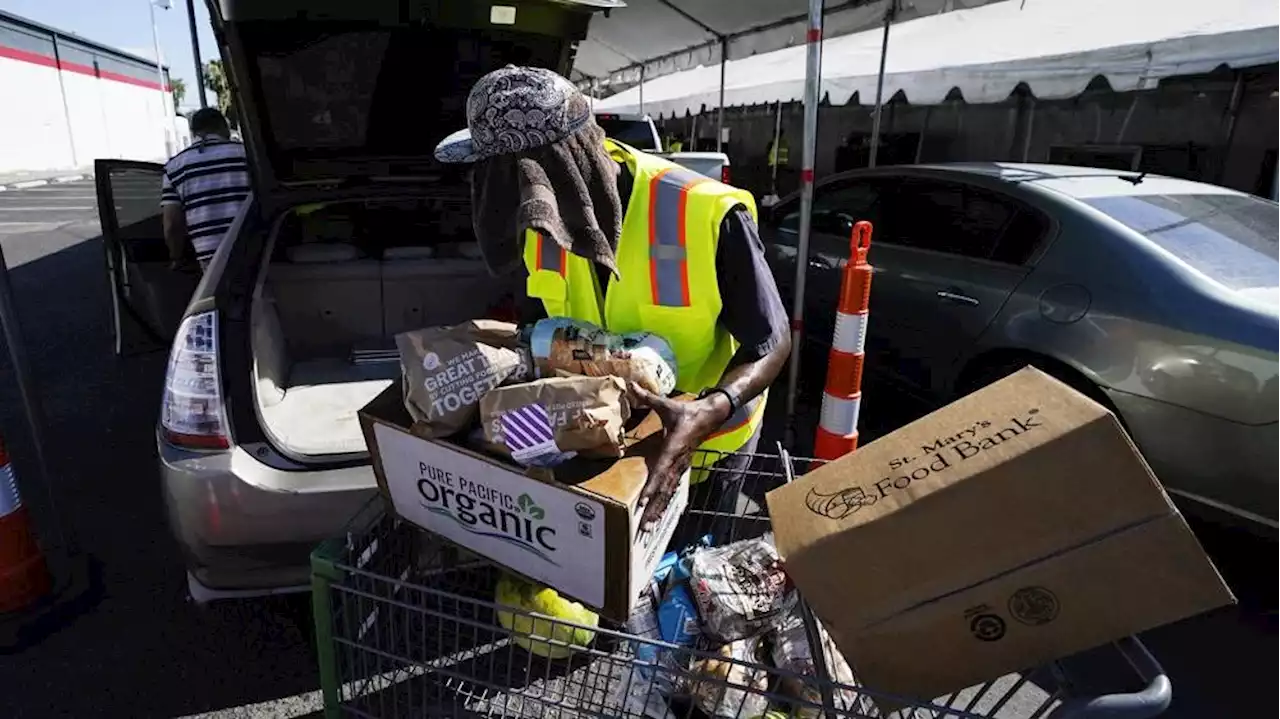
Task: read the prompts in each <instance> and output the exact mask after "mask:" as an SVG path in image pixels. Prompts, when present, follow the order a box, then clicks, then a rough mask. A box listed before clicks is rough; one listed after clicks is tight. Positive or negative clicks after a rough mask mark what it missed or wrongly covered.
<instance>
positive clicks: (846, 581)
mask: <svg viewBox="0 0 1280 719" xmlns="http://www.w3.org/2000/svg"><path fill="white" fill-rule="evenodd" d="M768 504H769V513H770V516H771V517H772V518H773V527H774V532H775V536H776V539H777V546H778V550H779V552H780V553H781V554H782V556H783V557H784V558H785V560H786V563H787V572H788V574H790V576H791V578H792V579H793V580H794V581H795V583H796V586H797V587H799V589H800V591H801V592H802V593H803V595H804V596H805V598H806V599H808V601H809V602H810V604H811V605H812V607H813V609H814V611H815V612H816V613H817V614H818V616H819V617H821V619H822V620H823V622H825V623H826V625H827V627H828V629H829V630H830V632H831V634H832V636H833V638H834V639H835V641H836V643H837V645H838V646H839V647H840V649H841V651H842V652H843V653H844V655H845V656H846V657H847V658H848V659H849V661H850V663H851V664H853V665H854V668H855V670H856V671H857V672H858V673H859V675H860V677H861V679H862V680H863V681H864V682H865V683H866V685H867V686H868V687H870V688H872V689H877V690H882V691H886V692H892V693H896V694H900V695H903V696H908V697H915V698H921V699H933V698H936V697H939V696H942V695H944V694H946V693H949V692H952V691H956V690H959V689H962V688H964V687H968V686H972V685H974V684H977V683H980V682H982V681H986V680H989V679H995V678H997V677H1000V676H1002V675H1004V674H1007V673H1009V672H1013V671H1018V670H1020V669H1025V668H1027V667H1032V666H1037V665H1040V664H1044V663H1046V662H1048V661H1050V660H1053V659H1056V658H1060V657H1063V656H1067V655H1070V654H1073V653H1075V652H1078V651H1082V650H1085V649H1088V648H1091V647H1095V646H1098V645H1101V644H1105V643H1106V642H1108V641H1110V640H1113V639H1116V638H1119V637H1123V636H1126V635H1129V634H1134V633H1137V632H1141V631H1143V630H1146V629H1150V628H1152V627H1156V626H1159V625H1162V624H1166V623H1169V622H1173V621H1176V620H1178V619H1182V618H1184V617H1187V616H1190V615H1193V614H1196V613H1199V612H1203V611H1205V610H1208V609H1213V608H1215V607H1219V606H1222V605H1224V604H1229V603H1231V602H1233V601H1234V598H1233V597H1232V595H1231V592H1230V591H1229V590H1228V589H1227V587H1226V586H1225V585H1224V584H1223V583H1222V579H1221V578H1220V577H1219V576H1218V573H1217V570H1215V569H1214V567H1213V565H1212V564H1211V563H1210V562H1209V559H1208V558H1207V557H1206V556H1205V555H1204V552H1203V550H1201V548H1200V545H1199V544H1198V543H1197V541H1196V539H1195V537H1194V536H1193V535H1192V534H1191V532H1190V530H1188V529H1187V526H1186V523H1185V522H1184V521H1183V519H1182V517H1181V516H1180V515H1179V514H1178V512H1177V510H1175V509H1174V507H1173V505H1172V504H1171V503H1170V502H1169V498H1168V497H1167V496H1166V495H1165V493H1164V490H1163V488H1162V487H1161V486H1160V484H1159V483H1158V482H1157V481H1156V479H1155V477H1154V476H1153V475H1152V474H1151V470H1150V469H1149V468H1148V467H1147V464H1146V462H1145V461H1143V459H1142V457H1141V455H1139V454H1138V452H1137V450H1136V449H1135V448H1134V446H1133V445H1132V444H1131V443H1130V441H1129V439H1128V436H1127V435H1126V434H1125V433H1124V431H1123V430H1122V429H1121V427H1120V425H1119V423H1118V422H1117V421H1116V419H1115V417H1113V416H1112V415H1111V414H1110V413H1109V412H1108V411H1107V410H1105V409H1103V408H1102V407H1101V406H1099V405H1098V404H1097V403H1095V402H1093V401H1091V400H1089V399H1088V398H1086V397H1084V396H1083V395H1081V394H1080V393H1078V392H1076V391H1074V390H1072V389H1070V388H1069V387H1067V386H1066V385H1064V384H1062V383H1061V382H1058V381H1057V380H1055V379H1053V378H1051V377H1049V376H1048V375H1045V374H1043V373H1041V372H1039V371H1037V370H1034V369H1031V368H1028V369H1024V370H1022V371H1021V372H1018V373H1016V374H1014V375H1012V376H1010V377H1008V378H1006V379H1004V380H1001V381H1000V382H997V383H995V384H993V385H991V386H989V387H987V388H985V389H983V390H981V391H979V392H976V393H974V394H972V395H969V396H968V397H965V398H963V399H960V400H958V401H957V402H955V403H953V404H951V405H949V406H947V407H944V408H942V409H940V410H938V411H937V412H934V413H933V414H930V415H928V416H927V417H924V418H922V419H920V420H918V421H916V422H913V423H912V424H910V425H908V426H906V427H904V428H902V429H900V430H898V431H897V432H894V433H893V434H890V435H888V436H886V437H884V438H882V439H879V440H877V441H875V442H873V443H871V444H869V445H867V446H865V447H861V448H859V449H858V450H857V451H856V452H855V453H853V454H851V455H849V456H847V457H843V458H841V459H839V460H837V461H835V462H831V463H829V464H827V465H826V466H823V467H821V468H819V469H816V470H814V471H813V472H811V473H809V474H807V475H805V476H804V477H801V478H799V479H798V480H797V481H795V482H793V483H792V484H790V485H787V486H785V487H782V488H779V489H775V490H773V491H772V492H770V493H769V495H768Z"/></svg>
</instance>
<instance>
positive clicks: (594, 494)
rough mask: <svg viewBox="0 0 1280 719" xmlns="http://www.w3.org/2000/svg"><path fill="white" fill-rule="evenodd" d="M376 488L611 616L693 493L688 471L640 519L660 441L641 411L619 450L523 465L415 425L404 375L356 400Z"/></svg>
mask: <svg viewBox="0 0 1280 719" xmlns="http://www.w3.org/2000/svg"><path fill="white" fill-rule="evenodd" d="M360 424H361V427H362V428H363V430H364V435H365V440H366V442H367V443H368V445H369V451H370V453H371V454H372V455H373V467H374V473H375V474H376V475H377V478H378V484H379V486H380V488H381V489H382V493H383V496H384V497H386V498H387V500H388V502H389V504H390V505H391V508H392V510H393V511H394V512H395V514H397V515H398V516H399V517H401V518H402V519H405V520H407V521H409V522H412V523H413V524H415V525H417V526H419V527H422V528H423V529H426V530H429V531H431V532H434V533H436V534H439V535H441V536H442V537H444V538H446V539H448V540H450V541H452V542H454V543H456V544H459V545H461V546H464V547H466V548H467V549H469V550H471V551H473V552H475V553H477V554H480V555H483V556H485V557H487V558H488V559H490V560H492V561H494V562H495V563H497V564H500V565H502V566H504V567H506V568H508V569H510V570H512V571H514V572H516V573H518V574H522V575H524V576H526V577H529V578H530V579H534V580H536V581H539V582H542V583H543V584H546V585H547V586H550V587H552V588H554V589H555V590H557V591H558V592H560V593H561V594H563V595H566V596H569V597H572V598H574V599H577V600H578V601H580V602H582V603H583V604H585V605H587V606H590V607H592V608H594V609H597V610H599V611H600V612H601V613H602V614H604V615H605V616H608V617H611V618H613V619H616V620H624V619H626V617H627V615H628V613H629V612H630V609H631V605H632V603H633V600H634V599H635V597H636V596H638V595H639V593H640V591H641V589H642V588H643V587H644V586H645V585H646V583H647V582H648V580H649V577H650V576H651V575H652V574H653V570H654V568H655V567H656V565H657V563H658V560H659V559H660V558H661V557H662V553H663V552H664V551H665V549H666V546H667V542H668V541H669V540H670V539H671V536H672V535H673V534H674V533H675V529H676V524H677V523H678V521H679V519H680V516H681V515H682V514H683V513H684V510H685V507H686V506H687V504H688V500H689V483H688V477H687V476H686V477H685V479H684V481H683V482H682V483H681V484H680V487H679V489H678V490H677V492H676V494H675V496H674V497H673V498H672V500H671V502H670V504H669V505H668V506H667V509H666V511H665V512H664V513H663V515H662V517H660V518H659V520H658V522H657V523H656V525H655V526H654V527H653V528H652V529H650V530H646V531H641V530H640V526H639V525H640V523H639V520H640V510H641V507H640V505H639V500H640V492H641V490H642V489H643V488H644V485H645V481H646V479H647V478H648V474H649V461H650V458H652V457H653V456H654V455H655V454H656V452H657V450H658V448H659V447H660V446H661V437H660V434H659V430H660V429H661V426H662V425H661V422H659V420H658V418H657V416H656V415H652V414H650V415H648V416H646V417H645V419H644V420H643V421H641V422H640V423H639V424H638V425H637V426H636V427H635V428H634V429H632V430H631V431H630V432H628V434H627V438H626V442H625V446H626V449H625V453H624V456H623V457H622V458H621V459H616V460H591V459H583V458H575V459H573V460H570V461H569V462H567V463H565V464H562V465H560V466H558V467H556V468H554V470H546V469H542V470H536V469H529V470H526V469H524V468H522V467H520V466H518V465H515V464H511V463H508V462H505V461H503V460H501V459H497V458H494V457H491V456H488V455H485V454H481V453H479V452H475V451H473V450H471V449H469V448H467V447H463V446H460V445H459V444H457V443H455V442H453V441H451V440H450V439H448V438H445V439H427V438H424V437H420V436H418V435H416V434H414V433H413V430H412V426H413V421H412V419H411V418H410V417H409V414H408V412H407V411H405V408H404V401H403V395H402V394H401V387H400V383H395V384H393V385H392V386H391V387H389V388H387V390H386V391H384V392H383V393H382V394H380V395H378V396H377V397H375V398H374V399H373V401H371V402H370V403H369V404H368V405H366V406H365V407H364V408H363V409H361V410H360Z"/></svg>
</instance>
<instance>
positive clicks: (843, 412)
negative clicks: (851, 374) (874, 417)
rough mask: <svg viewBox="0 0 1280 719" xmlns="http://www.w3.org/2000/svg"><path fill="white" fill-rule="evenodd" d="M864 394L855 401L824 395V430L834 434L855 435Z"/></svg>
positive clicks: (859, 395) (856, 397)
mask: <svg viewBox="0 0 1280 719" xmlns="http://www.w3.org/2000/svg"><path fill="white" fill-rule="evenodd" d="M861 404H862V394H861V393H859V394H858V395H857V396H855V397H854V398H853V399H843V398H840V397H832V396H831V395H829V394H824V395H822V419H821V420H820V421H821V422H822V428H823V429H825V430H827V431H828V432H831V433H832V434H853V430H854V429H856V428H857V426H858V407H859V405H861Z"/></svg>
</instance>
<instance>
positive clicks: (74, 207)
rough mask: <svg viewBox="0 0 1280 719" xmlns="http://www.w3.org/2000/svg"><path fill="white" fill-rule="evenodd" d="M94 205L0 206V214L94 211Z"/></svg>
mask: <svg viewBox="0 0 1280 719" xmlns="http://www.w3.org/2000/svg"><path fill="white" fill-rule="evenodd" d="M92 209H94V205H9V206H5V205H0V212H37V211H39V212H43V211H48V210H55V211H56V210H92Z"/></svg>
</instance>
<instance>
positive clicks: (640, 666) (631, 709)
mask: <svg viewBox="0 0 1280 719" xmlns="http://www.w3.org/2000/svg"><path fill="white" fill-rule="evenodd" d="M627 633H628V634H631V635H633V636H635V637H637V639H638V640H637V641H634V642H633V645H634V648H635V658H636V663H635V664H628V663H626V662H613V663H612V665H613V672H612V677H611V680H612V681H610V682H609V704H610V705H611V706H621V709H622V713H623V714H625V715H626V716H636V717H645V718H646V719H675V715H674V714H672V713H671V709H670V708H669V706H668V705H667V702H668V700H670V698H671V695H672V693H674V691H675V681H674V679H673V677H674V676H675V675H674V674H673V673H672V672H670V671H667V669H668V668H669V667H668V664H669V662H670V661H671V660H670V657H669V654H670V652H667V651H664V650H663V648H662V647H660V646H658V645H656V644H653V643H651V642H654V641H659V640H661V639H662V633H661V630H660V629H659V627H658V614H657V612H656V611H654V608H653V600H652V598H651V597H650V595H649V593H648V592H647V591H646V592H644V593H643V594H642V595H641V596H640V598H639V599H638V600H637V601H636V604H635V606H634V607H633V608H632V609H631V615H630V616H629V617H627ZM645 640H648V641H645Z"/></svg>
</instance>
